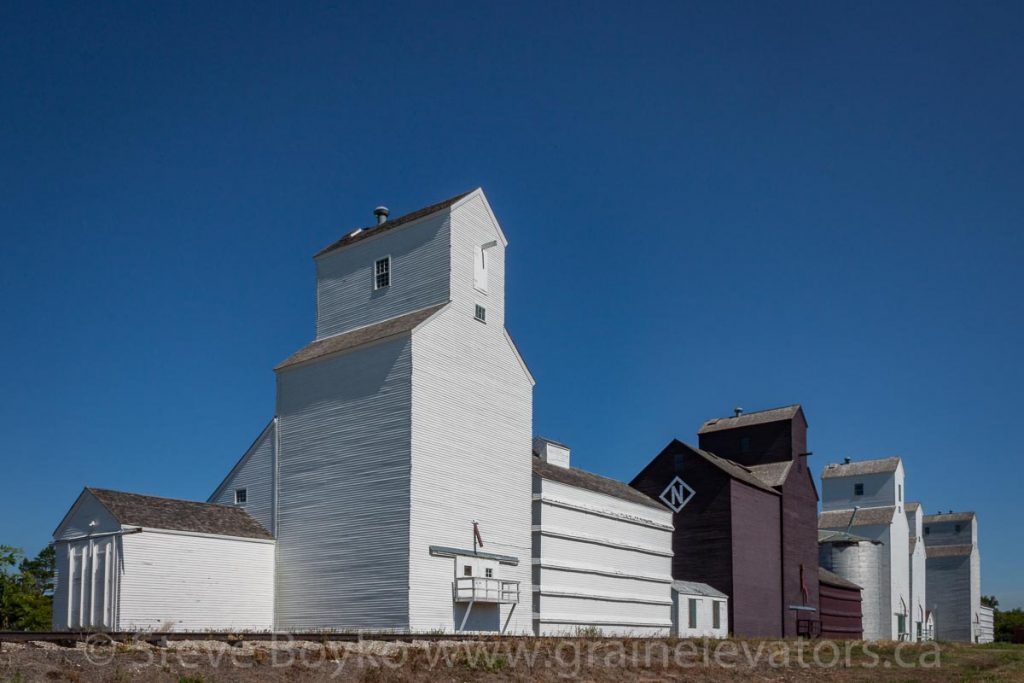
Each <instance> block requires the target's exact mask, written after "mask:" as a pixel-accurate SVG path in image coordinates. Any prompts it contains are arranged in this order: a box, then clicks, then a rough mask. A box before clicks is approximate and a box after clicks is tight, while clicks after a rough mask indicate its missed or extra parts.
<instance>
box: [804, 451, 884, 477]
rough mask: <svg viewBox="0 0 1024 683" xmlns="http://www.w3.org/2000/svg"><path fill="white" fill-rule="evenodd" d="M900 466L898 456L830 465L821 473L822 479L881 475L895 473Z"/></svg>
mask: <svg viewBox="0 0 1024 683" xmlns="http://www.w3.org/2000/svg"><path fill="white" fill-rule="evenodd" d="M899 466H900V458H899V456H896V455H894V456H892V457H890V458H879V459H877V460H861V461H859V462H851V463H832V464H831V465H825V470H824V471H823V472H822V473H821V478H822V479H832V478H833V477H857V476H861V475H865V474H883V473H886V472H895V471H896V469H897V468H898V467H899Z"/></svg>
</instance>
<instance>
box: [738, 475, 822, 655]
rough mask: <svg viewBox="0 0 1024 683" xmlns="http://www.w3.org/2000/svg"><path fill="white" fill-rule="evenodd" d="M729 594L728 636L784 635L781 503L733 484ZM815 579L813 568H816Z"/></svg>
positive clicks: (776, 636)
mask: <svg viewBox="0 0 1024 683" xmlns="http://www.w3.org/2000/svg"><path fill="white" fill-rule="evenodd" d="M730 494H731V499H732V522H733V523H732V548H733V557H732V565H733V591H732V593H731V594H730V600H729V618H730V623H731V625H732V631H733V633H734V634H736V635H737V636H742V637H758V636H759V637H770V638H778V637H779V636H781V635H782V589H781V581H782V562H781V556H780V549H781V546H782V544H781V539H780V538H779V528H780V525H779V515H780V514H781V513H780V505H779V502H780V499H779V498H778V497H777V496H773V495H771V494H770V493H767V492H765V491H761V490H759V489H755V488H753V487H752V486H748V485H746V484H744V483H742V482H739V481H735V480H733V481H732V482H731V487H730ZM814 571H815V573H817V565H815V567H814Z"/></svg>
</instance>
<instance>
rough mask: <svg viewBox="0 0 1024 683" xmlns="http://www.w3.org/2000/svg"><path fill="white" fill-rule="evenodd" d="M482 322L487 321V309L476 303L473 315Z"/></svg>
mask: <svg viewBox="0 0 1024 683" xmlns="http://www.w3.org/2000/svg"><path fill="white" fill-rule="evenodd" d="M473 317H474V318H476V319H477V320H479V321H480V322H482V323H485V322H487V309H486V308H484V307H483V306H481V305H480V304H477V305H476V313H475V314H474V316H473Z"/></svg>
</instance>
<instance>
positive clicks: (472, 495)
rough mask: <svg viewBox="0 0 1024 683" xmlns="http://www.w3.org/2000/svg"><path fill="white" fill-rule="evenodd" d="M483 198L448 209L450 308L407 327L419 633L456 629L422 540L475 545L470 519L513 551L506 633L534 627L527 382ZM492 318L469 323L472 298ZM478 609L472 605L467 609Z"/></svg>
mask: <svg viewBox="0 0 1024 683" xmlns="http://www.w3.org/2000/svg"><path fill="white" fill-rule="evenodd" d="M482 201H483V200H482V199H481V198H479V195H471V200H470V201H469V202H467V203H464V204H461V205H456V207H454V208H453V210H452V216H451V230H450V234H451V240H452V244H451V259H452V260H451V268H450V272H451V284H450V288H451V299H452V303H451V305H450V306H449V307H448V308H446V309H444V310H443V311H442V312H441V313H440V314H439V315H437V316H435V317H434V318H433V319H432V320H430V321H429V322H428V323H426V324H425V325H424V326H422V327H421V328H419V329H417V330H416V331H414V333H413V347H412V365H413V375H412V465H411V477H412V479H411V522H410V524H411V529H410V548H409V558H408V562H409V568H410V573H411V577H412V581H411V586H412V588H411V590H410V594H409V609H410V624H411V627H412V628H413V629H414V630H425V629H444V630H453V629H454V628H456V627H457V626H458V624H457V623H456V619H459V618H460V617H461V613H462V609H463V608H462V607H461V606H458V607H456V606H455V605H454V604H453V601H452V593H451V582H452V578H453V576H452V575H453V566H452V560H451V559H449V558H438V557H432V556H430V554H429V546H431V545H446V546H451V547H457V548H472V546H473V544H472V535H471V533H472V521H473V520H477V521H478V522H479V524H480V531H481V534H482V535H483V538H484V543H485V547H484V550H485V551H488V552H495V553H499V554H503V555H511V556H514V557H517V558H519V565H518V566H516V567H512V566H505V565H503V566H502V567H501V568H500V572H501V577H502V578H504V579H508V580H516V581H520V603H519V605H518V606H517V607H516V608H515V610H514V611H512V609H511V607H509V606H507V605H503V606H502V607H501V608H500V611H501V616H500V620H501V623H502V624H503V623H504V622H505V620H506V619H507V617H508V615H509V613H510V612H512V621H511V622H510V623H509V626H508V632H510V633H524V632H530V630H531V628H532V624H531V622H530V616H531V613H532V611H533V605H532V598H533V592H532V590H531V574H530V562H529V558H530V552H531V549H530V500H531V491H530V479H531V476H532V470H531V460H530V458H531V457H532V455H531V448H532V439H533V435H532V411H533V387H532V380H531V379H530V377H529V376H528V374H527V373H526V371H525V370H524V369H523V367H522V366H521V365H520V362H519V359H518V357H517V355H516V354H515V351H514V350H513V349H512V347H511V346H510V345H509V342H508V341H507V339H506V337H505V333H504V328H503V319H504V316H503V309H504V306H503V301H502V299H503V297H504V247H503V246H502V243H501V239H500V236H499V234H498V232H497V230H496V228H495V226H494V225H493V223H492V222H491V221H490V218H489V216H487V215H486V210H485V209H484V207H483V204H482ZM494 240H497V242H498V245H497V246H496V247H493V248H491V249H490V250H489V257H490V261H489V264H488V266H489V274H488V292H487V294H482V293H480V292H477V291H476V290H475V289H474V287H473V255H474V250H475V248H476V247H477V246H480V245H482V244H485V243H488V242H491V241H494ZM477 302H482V304H481V305H485V306H486V308H487V322H486V324H485V323H481V322H478V321H476V320H474V317H473V316H474V306H475V304H476V303H477ZM474 609H475V608H474Z"/></svg>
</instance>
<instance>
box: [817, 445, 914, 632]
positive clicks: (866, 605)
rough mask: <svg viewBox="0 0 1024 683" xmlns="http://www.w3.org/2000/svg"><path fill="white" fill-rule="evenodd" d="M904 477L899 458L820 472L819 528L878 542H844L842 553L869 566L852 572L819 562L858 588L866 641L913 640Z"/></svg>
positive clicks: (850, 464)
mask: <svg viewBox="0 0 1024 683" xmlns="http://www.w3.org/2000/svg"><path fill="white" fill-rule="evenodd" d="M904 479H905V477H904V472H903V462H902V460H900V458H898V457H892V458H883V459H880V460H865V461H861V462H849V461H847V462H844V463H842V464H832V465H826V466H825V470H824V471H823V472H822V475H821V507H822V512H821V514H820V515H819V517H818V529H819V531H826V532H828V531H831V532H847V533H851V532H852V533H853V534H855V535H856V536H857V537H861V538H865V539H868V540H870V541H875V542H877V544H878V546H877V547H871V546H872V544H870V543H868V544H864V543H860V544H856V545H850V546H848V549H847V552H850V553H857V554H858V557H862V558H864V560H865V561H867V562H868V563H869V564H873V565H874V566H873V567H867V568H864V569H867V570H868V571H860V572H858V574H857V575H854V574H851V573H850V572H849V569H848V568H847V567H844V566H842V565H834V566H825V568H826V569H828V570H830V571H832V572H834V573H836V574H838V575H839V576H841V577H842V578H844V579H846V580H848V581H852V582H854V583H856V584H857V585H859V586H861V588H863V593H862V596H863V602H862V608H863V615H864V638H865V639H866V640H912V639H914V633H913V632H912V631H911V626H910V623H911V593H910V558H911V554H910V528H909V524H908V521H907V514H906V512H905V510H904V502H903V495H904V483H905V482H904ZM835 547H836V548H838V546H835ZM869 558H870V559H869ZM822 559H825V558H824V557H823V558H822ZM873 569H877V572H876V571H872V570H873Z"/></svg>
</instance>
